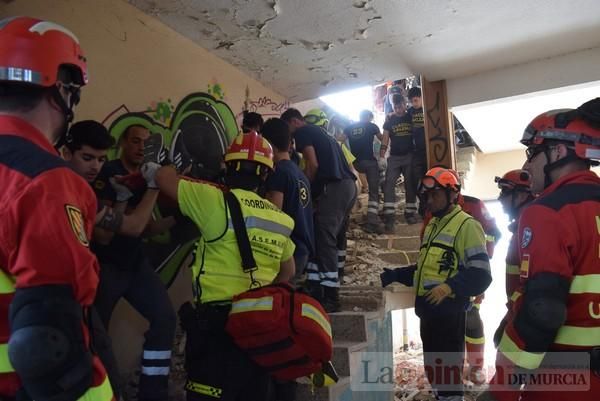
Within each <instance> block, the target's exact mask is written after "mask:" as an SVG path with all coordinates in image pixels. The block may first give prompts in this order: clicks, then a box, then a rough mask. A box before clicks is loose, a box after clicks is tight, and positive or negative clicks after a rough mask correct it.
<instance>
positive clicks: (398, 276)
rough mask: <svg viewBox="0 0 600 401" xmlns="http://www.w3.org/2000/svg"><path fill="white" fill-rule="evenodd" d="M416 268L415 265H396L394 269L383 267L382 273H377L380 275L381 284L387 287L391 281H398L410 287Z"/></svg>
mask: <svg viewBox="0 0 600 401" xmlns="http://www.w3.org/2000/svg"><path fill="white" fill-rule="evenodd" d="M416 270H417V266H416V265H410V266H406V267H398V268H396V269H388V268H386V267H384V268H383V273H381V274H380V275H379V277H381V286H382V287H387V286H388V285H390V284H391V283H393V282H398V283H401V284H404V285H405V286H407V287H412V285H413V276H414V274H415V271H416Z"/></svg>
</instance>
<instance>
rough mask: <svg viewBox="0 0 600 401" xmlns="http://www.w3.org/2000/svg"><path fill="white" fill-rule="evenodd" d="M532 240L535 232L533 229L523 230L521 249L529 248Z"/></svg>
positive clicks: (526, 228)
mask: <svg viewBox="0 0 600 401" xmlns="http://www.w3.org/2000/svg"><path fill="white" fill-rule="evenodd" d="M532 238H533V231H531V228H529V227H525V228H524V229H523V235H522V236H521V248H527V246H528V245H529V243H530V242H531V239H532Z"/></svg>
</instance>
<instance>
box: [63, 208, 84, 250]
mask: <svg viewBox="0 0 600 401" xmlns="http://www.w3.org/2000/svg"><path fill="white" fill-rule="evenodd" d="M65 211H66V212H67V219H68V220H69V224H70V225H71V229H72V230H73V233H74V234H75V237H76V238H77V240H78V241H79V242H80V243H81V245H83V246H89V245H90V242H89V241H88V238H87V235H86V233H85V225H84V224H83V214H82V213H81V210H79V209H78V208H76V207H75V206H72V205H65Z"/></svg>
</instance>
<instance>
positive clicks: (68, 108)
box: [50, 85, 77, 149]
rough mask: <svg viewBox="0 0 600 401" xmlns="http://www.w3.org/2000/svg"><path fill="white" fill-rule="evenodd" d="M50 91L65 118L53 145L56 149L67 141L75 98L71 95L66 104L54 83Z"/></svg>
mask: <svg viewBox="0 0 600 401" xmlns="http://www.w3.org/2000/svg"><path fill="white" fill-rule="evenodd" d="M50 93H51V94H52V98H53V99H54V101H55V102H56V104H57V105H58V107H60V110H61V111H62V113H63V116H64V118H65V124H64V130H63V132H61V133H60V135H59V137H58V141H57V142H56V144H55V145H54V146H55V148H56V149H60V147H62V146H63V145H64V144H65V143H67V142H68V141H69V138H68V136H69V124H70V123H71V122H72V121H73V116H74V115H73V106H75V103H76V102H77V100H76V99H75V97H74V96H71V101H70V102H69V103H70V104H67V102H65V99H64V98H63V96H62V94H61V93H60V89H59V87H58V86H56V85H55V86H53V87H52V89H51V92H50Z"/></svg>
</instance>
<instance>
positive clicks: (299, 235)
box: [262, 118, 315, 279]
mask: <svg viewBox="0 0 600 401" xmlns="http://www.w3.org/2000/svg"><path fill="white" fill-rule="evenodd" d="M262 135H263V138H265V139H266V140H267V141H269V142H270V143H271V146H273V161H274V162H275V170H274V172H273V173H272V174H270V175H269V177H268V178H267V182H266V184H265V187H266V191H267V193H266V196H265V198H267V199H268V200H270V201H271V202H273V204H275V205H276V206H277V207H279V208H280V209H281V210H283V211H284V212H285V213H286V214H287V215H288V216H290V217H292V218H293V219H294V221H295V223H296V224H295V225H294V231H292V236H291V238H292V241H294V244H295V245H296V250H295V252H294V262H295V265H296V279H297V278H299V276H301V275H302V274H303V273H304V269H305V268H306V264H307V263H308V260H309V259H310V258H312V257H313V256H314V253H315V240H314V235H315V234H314V226H313V209H312V199H311V193H310V182H309V181H308V178H306V176H305V175H304V173H303V172H302V170H300V168H299V167H298V166H297V165H296V163H294V162H293V161H291V160H290V154H289V151H288V149H289V148H290V143H291V140H292V138H291V134H290V128H289V126H288V124H287V123H286V122H285V121H283V120H280V119H279V118H271V119H269V120H267V122H266V123H265V125H264V126H263V129H262Z"/></svg>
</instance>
